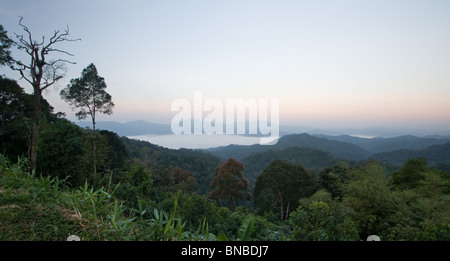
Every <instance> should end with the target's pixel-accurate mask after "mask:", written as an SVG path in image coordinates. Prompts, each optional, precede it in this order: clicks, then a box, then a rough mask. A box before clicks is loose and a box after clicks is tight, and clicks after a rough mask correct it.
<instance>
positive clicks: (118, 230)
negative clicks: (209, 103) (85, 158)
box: [0, 155, 245, 241]
mask: <svg viewBox="0 0 450 261" xmlns="http://www.w3.org/2000/svg"><path fill="white" fill-rule="evenodd" d="M115 189H117V187H116V188H113V189H110V190H109V191H107V190H105V189H98V190H94V189H92V188H89V186H88V185H87V184H85V186H83V187H80V188H77V189H69V188H67V187H66V186H65V185H64V181H62V180H59V179H57V178H50V177H37V176H35V175H33V174H30V173H29V172H28V171H26V163H25V162H24V161H19V162H18V163H16V164H10V163H9V162H8V161H7V159H5V158H4V157H3V156H1V155H0V240H8V241H16V240H17V241H31V240H33V241H53V240H66V239H67V238H68V236H70V235H77V236H78V237H80V238H81V240H87V241H91V240H101V241H112V240H114V241H115V240H157V241H161V240H216V239H217V238H216V237H215V236H214V235H212V234H211V233H209V232H208V224H207V223H206V222H203V224H202V225H201V226H199V228H198V230H197V231H188V230H186V229H185V223H184V222H183V221H182V220H181V219H180V218H179V217H178V216H177V215H176V205H177V200H175V209H174V210H173V212H171V213H166V212H164V211H160V210H157V209H153V210H152V211H148V210H147V209H139V210H136V209H129V208H127V207H125V206H124V205H123V203H122V202H120V201H119V200H117V199H116V198H115V197H114V190H115ZM243 225H245V224H243Z"/></svg>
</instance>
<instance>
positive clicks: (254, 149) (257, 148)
mask: <svg viewBox="0 0 450 261" xmlns="http://www.w3.org/2000/svg"><path fill="white" fill-rule="evenodd" d="M288 147H307V148H313V149H318V150H322V151H326V152H329V153H331V154H333V155H334V156H335V157H338V158H342V159H346V160H365V159H367V158H368V157H369V156H370V153H369V152H368V151H366V150H364V149H362V148H360V147H358V146H357V145H355V144H351V143H346V142H340V141H334V140H329V139H325V138H319V137H314V136H312V135H309V134H306V133H303V134H291V135H285V136H283V137H281V138H280V139H279V140H278V142H277V143H276V144H275V145H251V146H240V145H229V146H225V147H220V148H215V149H209V150H208V151H209V152H210V153H211V154H213V155H215V156H217V157H219V158H221V159H227V158H229V157H232V158H235V159H237V160H243V159H244V158H245V157H247V156H249V155H251V154H253V153H261V152H265V151H268V150H271V149H272V150H275V149H284V148H288Z"/></svg>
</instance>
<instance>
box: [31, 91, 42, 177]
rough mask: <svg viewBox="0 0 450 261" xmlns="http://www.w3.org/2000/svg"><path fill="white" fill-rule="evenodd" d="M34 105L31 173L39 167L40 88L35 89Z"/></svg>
mask: <svg viewBox="0 0 450 261" xmlns="http://www.w3.org/2000/svg"><path fill="white" fill-rule="evenodd" d="M33 103H34V104H33V114H34V123H33V128H32V129H31V143H30V151H29V160H30V164H31V171H36V167H37V152H36V145H37V141H38V138H39V131H40V129H41V119H42V115H41V110H42V104H41V90H40V88H39V86H37V87H35V88H34V94H33Z"/></svg>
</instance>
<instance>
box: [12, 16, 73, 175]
mask: <svg viewBox="0 0 450 261" xmlns="http://www.w3.org/2000/svg"><path fill="white" fill-rule="evenodd" d="M22 20H23V17H21V18H20V21H19V25H20V26H21V27H22V29H23V30H24V31H25V33H26V35H17V34H16V37H17V39H18V40H19V41H18V42H17V47H18V48H19V50H22V51H25V53H26V54H27V55H28V56H29V57H30V58H31V60H30V62H29V63H23V62H21V61H16V62H15V65H14V66H12V68H13V69H14V70H17V71H19V73H20V75H21V76H22V78H23V79H25V80H26V81H27V82H28V83H30V84H31V86H32V87H33V114H34V122H33V127H32V131H31V144H30V154H29V155H30V163H31V169H32V170H35V169H36V159H37V152H36V144H37V140H38V136H39V132H40V130H41V120H42V115H41V111H42V103H41V98H42V91H44V90H45V89H47V88H48V87H50V86H52V85H53V84H55V83H56V82H57V81H59V80H61V79H62V78H63V75H64V72H65V70H66V67H65V64H67V63H71V64H73V62H70V61H68V60H65V59H49V58H51V57H49V56H50V54H52V53H60V54H66V55H69V56H72V54H70V53H68V52H67V51H64V50H61V49H58V48H56V47H55V46H56V45H58V44H59V43H61V42H67V41H69V42H71V41H77V40H79V39H70V38H68V36H69V27H67V29H66V30H64V31H62V32H61V31H58V30H55V32H54V33H53V35H52V36H51V37H50V39H49V40H48V41H46V39H45V36H43V37H42V40H41V41H36V40H34V39H33V37H32V35H31V32H30V30H29V29H28V28H27V27H26V26H25V25H23V24H22Z"/></svg>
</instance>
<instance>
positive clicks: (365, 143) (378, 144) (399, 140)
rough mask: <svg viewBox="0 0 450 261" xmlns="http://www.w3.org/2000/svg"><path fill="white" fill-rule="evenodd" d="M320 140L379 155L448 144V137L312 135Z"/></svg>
mask: <svg viewBox="0 0 450 261" xmlns="http://www.w3.org/2000/svg"><path fill="white" fill-rule="evenodd" d="M314 136H316V137H320V138H326V139H329V140H336V141H341V142H348V143H352V144H355V145H358V146H359V147H361V148H363V149H365V150H367V151H369V152H371V153H381V152H389V151H396V150H422V149H426V148H428V147H430V146H433V145H442V144H445V143H448V142H450V137H447V136H428V137H416V136H413V135H403V136H398V137H393V138H372V139H368V138H359V137H353V136H349V135H340V136H329V135H321V134H320V135H314Z"/></svg>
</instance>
